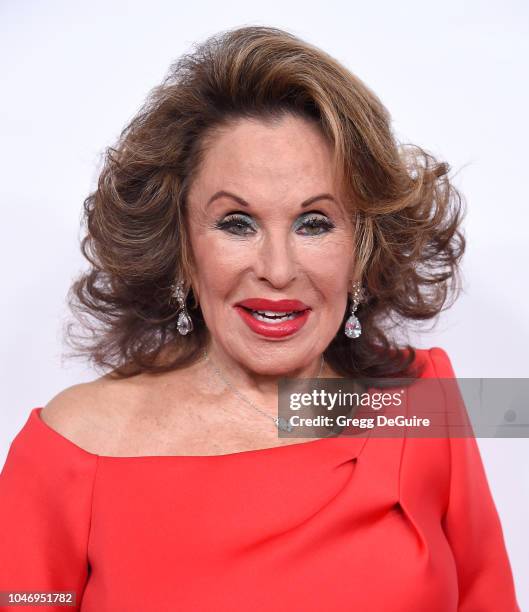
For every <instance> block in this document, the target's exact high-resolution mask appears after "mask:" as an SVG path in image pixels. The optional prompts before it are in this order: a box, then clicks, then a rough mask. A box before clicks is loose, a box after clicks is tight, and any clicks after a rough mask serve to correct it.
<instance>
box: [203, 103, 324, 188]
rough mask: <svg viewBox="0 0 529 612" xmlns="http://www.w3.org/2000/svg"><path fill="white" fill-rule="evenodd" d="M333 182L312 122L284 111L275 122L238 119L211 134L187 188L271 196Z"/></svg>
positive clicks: (320, 136)
mask: <svg viewBox="0 0 529 612" xmlns="http://www.w3.org/2000/svg"><path fill="white" fill-rule="evenodd" d="M334 186H335V185H334V177H333V164H332V146H331V145H330V143H329V142H328V141H327V140H326V138H325V137H324V135H323V134H322V133H321V131H320V130H319V128H318V127H317V126H316V125H314V124H313V123H312V122H310V121H308V120H306V119H303V118H300V117H293V116H290V115H286V116H284V117H282V118H281V119H280V120H278V121H277V122H270V121H266V122H265V121H261V120H256V119H240V120H237V121H235V122H231V123H230V124H229V125H226V126H223V127H222V128H220V129H219V130H216V131H215V132H214V133H212V134H211V135H210V136H209V137H208V139H207V141H206V148H205V153H204V156H203V161H202V163H201V166H200V168H199V169H198V173H197V175H196V178H195V181H194V186H193V188H192V191H195V192H200V193H201V194H202V195H206V194H207V193H208V192H214V191H217V190H220V189H226V190H238V191H242V193H240V194H239V195H241V197H243V198H245V197H249V198H253V197H255V198H256V197H257V196H260V198H268V197H270V198H272V199H275V198H277V197H281V196H288V195H289V194H291V195H292V196H296V197H297V196H299V197H301V198H303V197H309V196H310V195H312V192H313V191H314V190H320V191H333V188H334Z"/></svg>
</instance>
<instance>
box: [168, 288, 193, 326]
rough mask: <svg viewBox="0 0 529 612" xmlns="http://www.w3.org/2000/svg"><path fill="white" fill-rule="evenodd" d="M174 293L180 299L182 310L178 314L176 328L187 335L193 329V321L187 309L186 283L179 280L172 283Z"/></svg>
mask: <svg viewBox="0 0 529 612" xmlns="http://www.w3.org/2000/svg"><path fill="white" fill-rule="evenodd" d="M172 288H173V294H172V296H173V297H174V298H176V299H177V300H178V308H179V310H181V311H182V312H180V314H179V315H178V320H177V322H176V329H177V330H178V333H179V334H180V335H182V336H186V335H187V334H189V332H192V331H193V321H192V320H191V317H190V316H189V314H188V313H187V310H186V306H185V303H186V294H185V293H184V283H183V282H182V281H179V282H177V283H175V284H174V285H172Z"/></svg>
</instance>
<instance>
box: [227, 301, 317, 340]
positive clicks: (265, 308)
mask: <svg viewBox="0 0 529 612" xmlns="http://www.w3.org/2000/svg"><path fill="white" fill-rule="evenodd" d="M234 308H235V310H237V312H238V313H239V315H240V317H241V319H242V320H243V321H244V322H245V323H246V324H247V325H248V327H249V328H250V329H251V330H252V331H253V332H255V333H257V334H259V335H261V336H266V337H268V338H284V337H285V336H290V335H292V334H294V333H295V332H297V331H298V330H299V329H301V328H302V327H303V326H304V325H305V323H306V322H307V320H308V318H309V314H310V311H311V309H310V307H309V306H307V305H306V304H305V303H304V302H301V301H300V300H268V299H265V298H249V299H247V300H243V301H241V302H238V303H237V304H235V306H234ZM252 311H253V312H252ZM256 311H260V313H258V312H256ZM275 312H277V313H288V315H286V316H285V317H275V318H276V319H278V318H280V319H281V320H276V321H275V320H274V317H273V316H272V315H268V316H266V314H265V313H275ZM256 317H259V318H256ZM267 319H268V320H267Z"/></svg>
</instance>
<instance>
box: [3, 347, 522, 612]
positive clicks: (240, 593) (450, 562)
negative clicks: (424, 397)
mask: <svg viewBox="0 0 529 612" xmlns="http://www.w3.org/2000/svg"><path fill="white" fill-rule="evenodd" d="M417 354H418V358H420V359H424V360H426V362H427V368H426V370H425V372H424V374H423V377H430V378H431V377H440V378H449V377H453V376H454V373H453V370H452V367H451V364H450V361H449V359H448V357H447V355H446V353H445V352H444V351H443V350H442V349H439V348H433V349H430V350H417ZM40 410H41V408H34V409H33V410H31V412H30V415H29V418H28V420H27V422H26V424H25V425H24V427H23V428H22V429H21V431H20V432H19V433H18V435H17V436H16V437H15V438H14V440H13V442H12V444H11V446H10V449H9V453H8V456H7V459H6V462H5V465H4V468H3V471H2V473H1V476H0V591H11V592H12V591H40V592H56V591H75V592H76V597H77V599H76V602H77V603H76V606H75V607H74V609H77V610H82V612H136V611H137V612H146V611H153V612H164V611H169V610H170V611H183V612H228V611H229V612H243V611H244V612H247V611H251V612H265V611H266V612H272V611H273V612H298V611H303V612H322V611H326V612H338V611H339V612H342V611H343V612H345V611H351V610H355V611H359V612H450V611H455V610H459V611H465V612H485V611H487V612H488V611H490V612H514V611H519V610H520V608H519V607H518V604H517V602H516V596H515V591H514V586H513V577H512V573H511V567H510V563H509V559H508V556H507V552H506V548H505V543H504V539H503V533H502V528H501V524H500V521H499V518H498V514H497V511H496V507H495V504H494V501H493V498H492V497H491V493H490V490H489V486H488V483H487V479H486V476H485V472H484V468H483V464H482V461H481V458H480V454H479V450H478V447H477V444H476V441H475V439H474V438H472V437H470V438H468V437H467V438H454V439H448V438H445V439H442V438H430V439H419V438H406V437H397V438H370V437H369V436H363V437H361V438H358V437H348V436H342V437H338V438H322V439H315V440H311V441H309V442H301V443H291V444H289V445H287V446H279V447H275V448H268V449H259V450H250V451H243V452H237V453H229V454H225V455H217V456H143V457H108V456H102V455H96V454H93V453H90V452H88V451H85V450H83V449H82V448H80V447H79V446H77V445H76V444H74V443H73V442H71V441H69V440H68V439H67V438H65V437H63V436H62V435H61V434H59V433H58V432H56V431H55V430H54V429H52V428H51V427H49V426H48V425H47V424H46V423H44V421H42V420H41V418H40V416H39V414H40ZM1 609H2V610H11V609H12V610H26V609H28V610H29V609H32V610H35V609H38V610H52V609H53V610H61V609H65V608H63V607H57V606H56V607H53V606H48V607H47V606H42V607H38V608H35V607H31V608H29V607H26V606H16V607H15V606H13V607H12V608H11V607H4V608H1ZM68 609H71V608H68Z"/></svg>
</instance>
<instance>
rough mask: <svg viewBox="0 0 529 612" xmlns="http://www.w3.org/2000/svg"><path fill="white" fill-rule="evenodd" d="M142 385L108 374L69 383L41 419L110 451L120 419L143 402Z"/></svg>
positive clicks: (96, 449)
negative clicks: (141, 396) (86, 380)
mask: <svg viewBox="0 0 529 612" xmlns="http://www.w3.org/2000/svg"><path fill="white" fill-rule="evenodd" d="M139 389H141V387H139V386H138V385H135V384H131V383H130V382H127V381H125V380H115V379H111V378H109V377H108V376H103V377H101V378H97V379H96V380H93V381H90V382H86V383H79V384H75V385H72V386H71V387H67V388H65V389H63V390H62V391H60V392H59V393H57V394H56V395H55V396H54V397H52V398H51V400H50V401H49V402H48V403H47V404H46V405H45V406H44V407H43V408H42V410H41V412H40V416H41V419H42V420H43V421H44V422H45V423H46V424H47V425H48V426H49V427H51V428H52V429H54V430H55V431H57V432H58V433H60V434H61V435H62V436H64V437H65V438H67V439H68V440H70V441H71V442H73V443H74V444H77V445H78V446H80V447H81V448H83V449H85V450H87V451H89V452H93V453H96V454H98V453H99V454H102V453H105V452H108V451H109V449H111V448H112V447H113V446H114V445H115V443H116V440H114V439H113V437H112V432H115V431H116V430H119V428H120V419H122V417H123V415H124V414H126V413H127V411H128V413H129V414H130V413H131V409H132V408H133V407H134V406H135V405H137V404H138V402H139V395H140V394H139Z"/></svg>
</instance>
